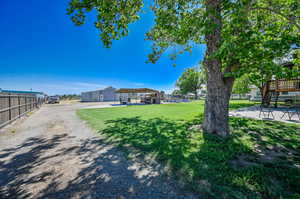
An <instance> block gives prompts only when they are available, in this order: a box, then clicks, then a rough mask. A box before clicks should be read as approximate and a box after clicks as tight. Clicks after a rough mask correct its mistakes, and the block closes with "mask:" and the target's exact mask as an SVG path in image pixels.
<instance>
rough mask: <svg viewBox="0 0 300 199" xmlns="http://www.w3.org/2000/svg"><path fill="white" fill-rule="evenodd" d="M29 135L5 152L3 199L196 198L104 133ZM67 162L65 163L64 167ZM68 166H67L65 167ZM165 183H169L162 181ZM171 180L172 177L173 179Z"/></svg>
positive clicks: (0, 160)
mask: <svg viewBox="0 0 300 199" xmlns="http://www.w3.org/2000/svg"><path fill="white" fill-rule="evenodd" d="M72 139H74V138H73V137H71V136H68V135H67V134H62V135H56V136H53V137H51V138H45V137H41V138H29V139H27V140H26V141H24V142H23V143H22V144H21V145H19V146H17V147H12V148H6V149H4V150H2V151H1V153H0V198H9V199H14V198H18V199H23V198H24V199H25V198H41V199H42V198H101V199H102V198H105V199H106V198H114V199H116V198H118V199H119V198H120V199H121V198H170V199H171V198H179V197H178V195H177V194H178V193H180V197H182V198H185V197H186V198H189V197H190V198H193V197H192V196H190V195H189V194H188V193H186V192H180V191H178V193H175V191H174V190H178V189H179V188H178V187H177V185H176V184H174V185H173V184H171V185H169V184H167V183H165V182H166V179H165V177H164V176H162V175H161V173H159V172H157V171H155V170H153V169H151V168H150V167H149V166H147V165H144V164H142V163H141V164H140V163H139V162H138V161H128V160H127V159H126V158H125V156H124V154H123V153H122V152H120V150H119V149H118V148H117V147H114V146H112V145H110V144H107V143H105V142H103V140H101V139H100V138H99V137H94V138H91V139H86V140H72ZM62 165H64V167H63V166H62ZM62 168H64V169H62ZM162 182H164V183H165V184H164V183H162ZM170 182H172V181H170Z"/></svg>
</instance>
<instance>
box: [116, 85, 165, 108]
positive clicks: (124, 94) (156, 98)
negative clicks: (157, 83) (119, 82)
mask: <svg viewBox="0 0 300 199" xmlns="http://www.w3.org/2000/svg"><path fill="white" fill-rule="evenodd" d="M116 93H118V94H119V100H120V103H121V104H160V99H161V97H160V92H159V91H158V90H154V89H150V88H121V89H119V90H117V91H116Z"/></svg>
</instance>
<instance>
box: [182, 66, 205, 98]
mask: <svg viewBox="0 0 300 199" xmlns="http://www.w3.org/2000/svg"><path fill="white" fill-rule="evenodd" d="M204 83H205V79H204V76H203V73H202V74H201V72H199V71H198V70H197V68H195V67H192V68H187V69H185V71H184V72H183V73H182V75H181V76H180V77H179V79H178V80H177V82H176V86H177V87H178V88H179V90H180V92H181V93H182V94H184V95H186V94H188V93H193V94H194V95H195V99H197V98H198V89H200V88H201V86H202V85H203V84H204Z"/></svg>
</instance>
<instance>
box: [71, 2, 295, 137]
mask: <svg viewBox="0 0 300 199" xmlns="http://www.w3.org/2000/svg"><path fill="white" fill-rule="evenodd" d="M142 7H143V0H118V1H111V0H71V1H70V6H69V9H68V14H70V15H71V18H72V20H73V22H74V23H75V24H77V25H82V24H84V22H85V17H86V14H87V13H88V12H91V11H94V12H96V15H97V16H96V22H95V27H96V28H97V29H99V31H100V38H101V40H102V41H103V44H104V45H105V46H106V47H110V46H111V44H112V40H116V39H120V38H121V37H123V36H126V35H128V25H129V24H130V23H132V22H135V21H136V20H138V19H139V13H140V11H141V9H142ZM151 9H152V11H153V12H154V16H155V23H154V26H153V27H152V28H151V30H150V31H149V32H148V33H147V34H146V38H147V39H148V40H151V41H153V46H152V50H153V52H152V53H151V54H150V55H149V61H150V62H153V63H154V62H156V61H157V60H158V59H159V58H160V56H161V54H162V53H164V52H165V51H166V50H167V49H169V48H172V47H176V48H177V49H180V50H179V51H178V53H182V52H184V51H191V50H192V47H193V46H196V45H199V44H205V45H206V53H205V58H204V61H203V65H204V68H205V71H206V77H207V97H206V101H205V113H204V122H203V129H204V130H205V131H206V132H208V133H215V134H218V135H220V136H223V137H226V136H227V135H229V123H228V119H229V116H228V111H229V100H230V95H231V92H232V86H233V83H234V80H235V78H238V77H240V76H242V75H243V74H246V73H249V72H251V70H253V68H257V67H259V68H260V67H262V66H263V67H264V66H269V65H270V64H271V60H272V58H273V57H281V56H282V55H283V54H284V53H286V52H287V51H288V50H289V49H290V47H291V45H292V44H299V43H300V42H299V39H300V36H299V32H300V18H299V17H298V16H299V13H300V2H299V0H288V1H287V0H272V1H270V0H239V1H232V0H199V1H194V0H155V1H153V3H152V5H151ZM261 51H263V52H265V54H264V53H262V54H261V53H260V52H261ZM172 58H176V54H174V55H173V56H172ZM259 62H261V63H259Z"/></svg>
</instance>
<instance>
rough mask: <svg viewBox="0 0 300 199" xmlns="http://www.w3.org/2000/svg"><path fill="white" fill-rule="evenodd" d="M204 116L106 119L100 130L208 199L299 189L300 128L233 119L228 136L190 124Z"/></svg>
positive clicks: (278, 194) (278, 193) (289, 193)
mask: <svg viewBox="0 0 300 199" xmlns="http://www.w3.org/2000/svg"><path fill="white" fill-rule="evenodd" d="M201 120H202V116H199V117H197V119H195V120H193V121H174V120H168V119H165V118H152V119H147V120H144V119H142V118H140V117H132V118H120V119H117V120H110V121H107V122H106V124H107V127H106V128H105V129H104V130H103V131H102V132H101V133H104V134H105V135H106V136H107V140H108V141H109V142H111V143H114V144H118V145H119V146H121V147H122V148H123V149H124V150H126V151H127V153H128V154H129V155H131V153H134V154H136V153H137V151H136V150H133V149H132V148H131V147H133V148H134V149H137V150H138V153H139V154H140V155H141V157H143V158H146V156H150V157H151V158H154V159H155V160H158V161H160V162H162V163H163V165H164V167H165V168H164V169H165V170H167V171H169V172H170V173H171V174H172V175H173V176H176V177H177V178H178V179H181V180H183V181H184V182H185V183H186V184H187V185H188V187H189V188H191V189H193V190H194V191H196V192H198V193H200V195H201V194H203V195H204V196H205V197H208V198H280V197H281V196H285V197H289V196H293V195H295V194H299V193H300V189H299V187H300V181H299V177H300V168H299V167H298V166H299V160H300V155H299V149H300V148H299V143H300V137H299V132H300V128H299V127H296V126H290V125H286V124H283V123H277V122H269V121H257V120H251V119H245V118H231V120H230V124H231V128H232V131H233V133H232V135H231V136H230V137H229V138H228V139H225V140H224V139H220V138H218V137H216V136H214V135H209V134H203V133H202V132H201V131H199V130H198V131H197V130H195V129H191V128H190V127H191V126H192V125H195V124H199V123H200V122H201ZM254 132H255V133H254ZM297 132H298V133H297ZM278 146H282V147H283V148H280V150H279V148H278ZM272 147H273V148H272ZM276 150H277V151H280V155H279V156H278V154H279V152H278V153H277V155H275V153H274V152H276ZM149 154H150V155H149ZM132 155H133V154H132ZM271 156H272V158H269V157H271Z"/></svg>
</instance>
